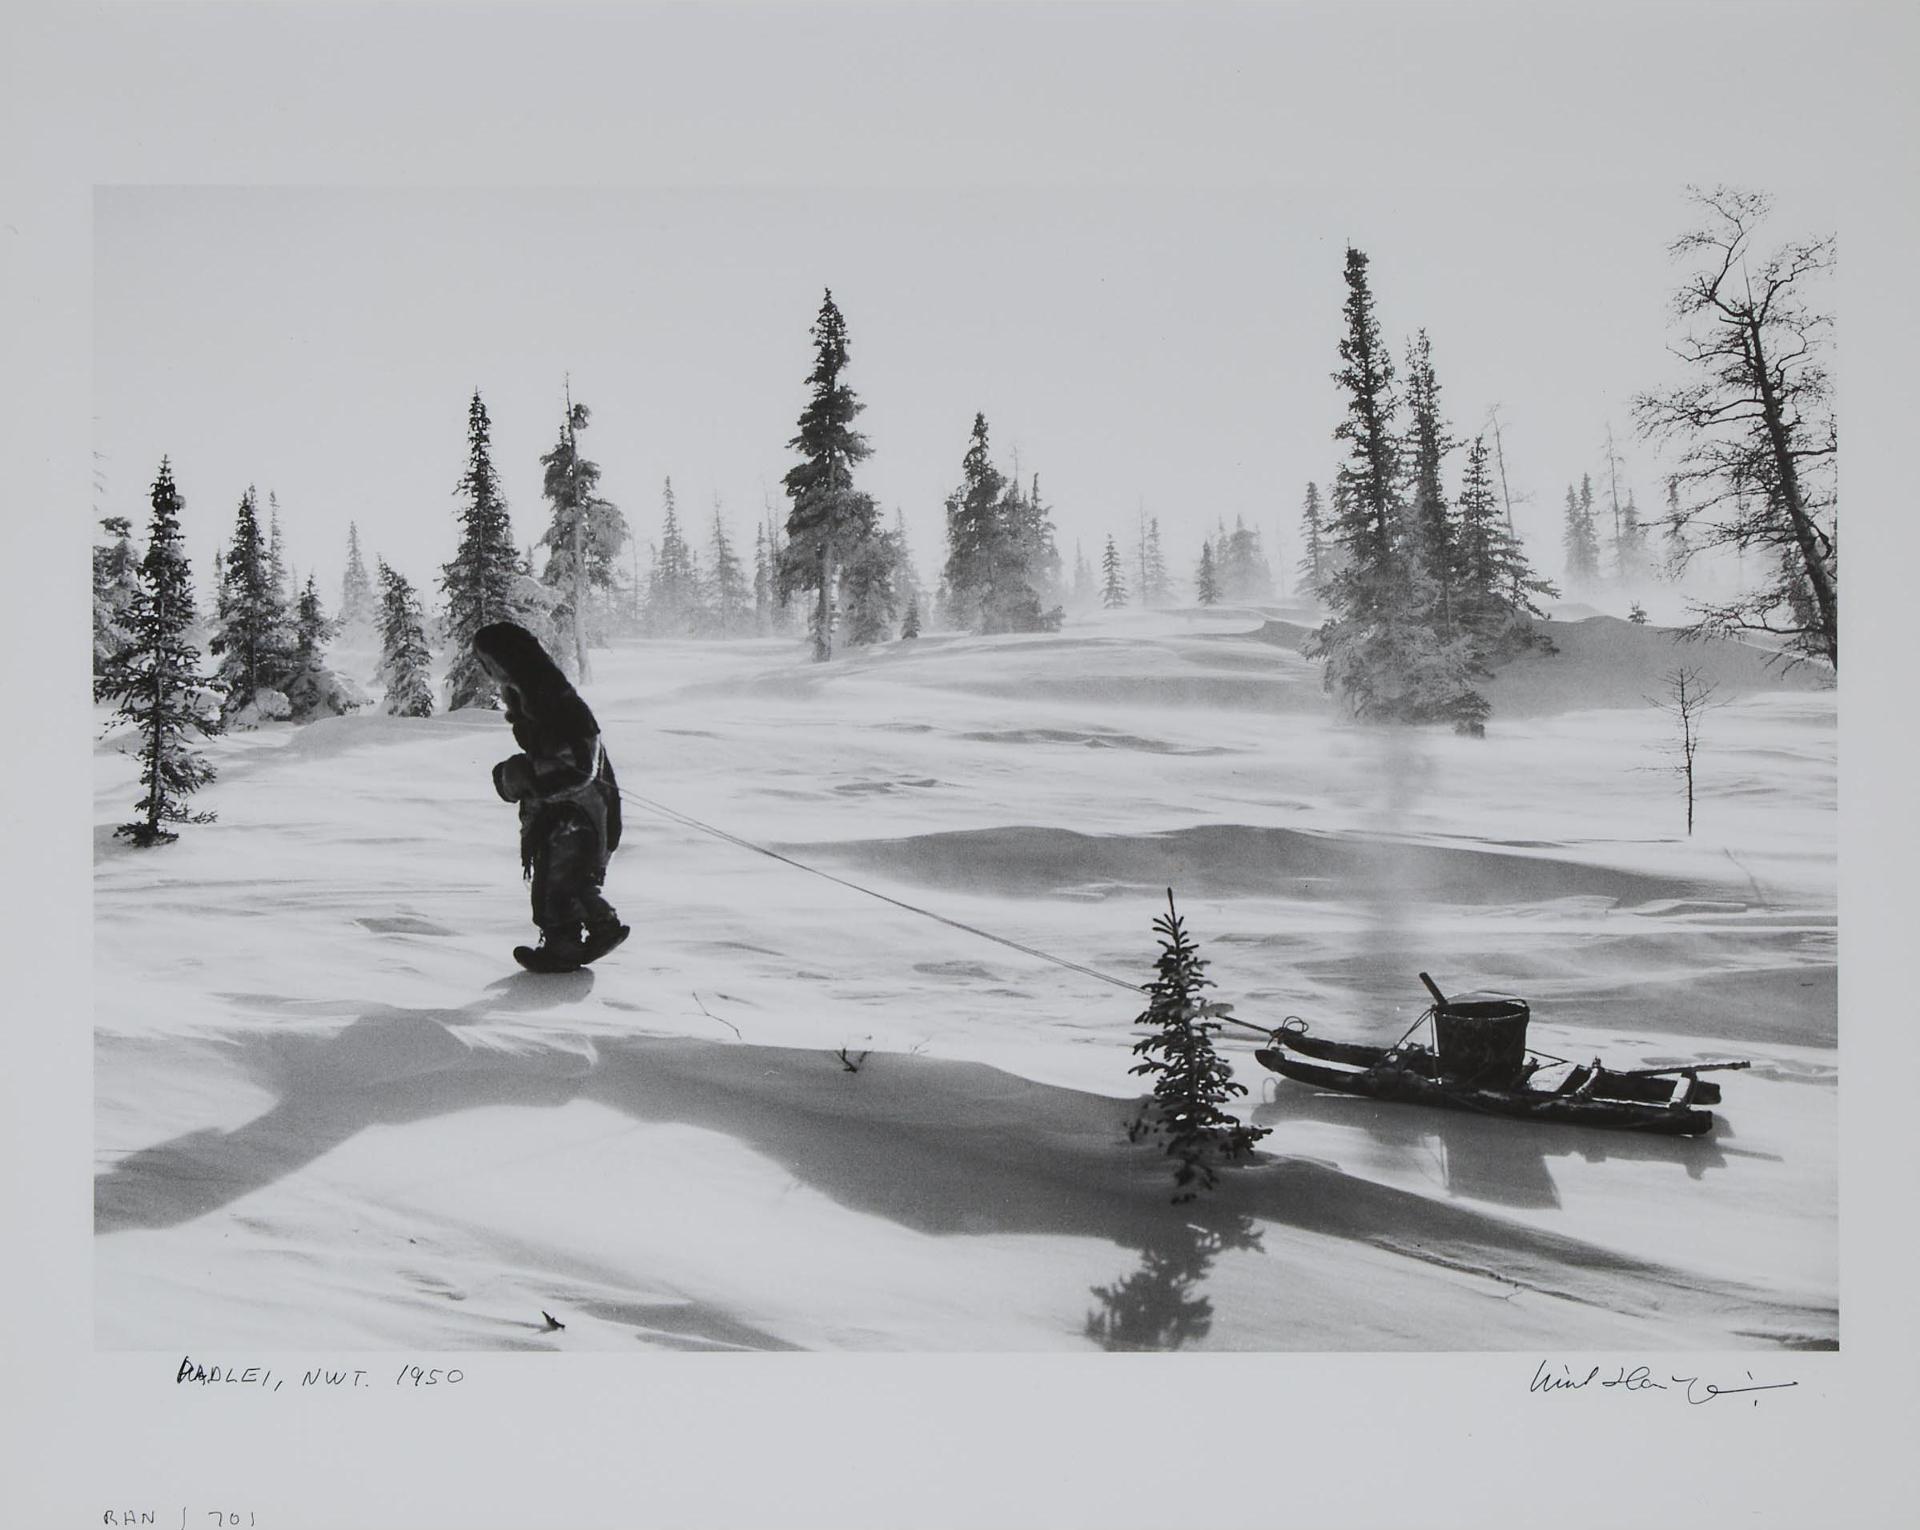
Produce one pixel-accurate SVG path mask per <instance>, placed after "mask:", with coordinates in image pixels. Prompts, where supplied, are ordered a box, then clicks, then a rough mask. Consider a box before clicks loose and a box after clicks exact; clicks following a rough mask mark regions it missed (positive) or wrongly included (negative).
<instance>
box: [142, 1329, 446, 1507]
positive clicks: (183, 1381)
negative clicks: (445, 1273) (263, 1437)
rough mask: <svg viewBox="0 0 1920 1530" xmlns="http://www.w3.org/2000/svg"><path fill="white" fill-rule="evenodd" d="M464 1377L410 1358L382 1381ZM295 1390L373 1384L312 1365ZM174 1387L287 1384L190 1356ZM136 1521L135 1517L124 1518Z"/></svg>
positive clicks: (418, 1385)
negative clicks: (397, 1370) (392, 1375)
mask: <svg viewBox="0 0 1920 1530" xmlns="http://www.w3.org/2000/svg"><path fill="white" fill-rule="evenodd" d="M466 1379H467V1373H466V1372H465V1371H463V1370H461V1369H460V1368H459V1367H457V1366H446V1367H442V1366H437V1365H436V1366H425V1365H415V1364H413V1363H412V1362H411V1361H410V1362H408V1363H407V1364H405V1365H403V1366H401V1367H400V1370H399V1372H398V1373H397V1374H396V1375H395V1376H394V1377H393V1378H392V1379H391V1380H390V1381H387V1382H385V1383H382V1384H381V1385H382V1387H383V1388H392V1387H398V1388H400V1389H401V1390H403V1391H409V1392H414V1391H419V1390H421V1389H422V1388H425V1387H450V1386H458V1385H460V1383H461V1382H463V1381H465V1380H466ZM297 1380H298V1387H297V1389H296V1390H305V1389H307V1388H310V1387H319V1388H322V1389H326V1388H340V1389H343V1390H346V1391H354V1390H362V1391H366V1390H372V1389H373V1388H374V1387H375V1385H376V1383H375V1380H374V1377H373V1373H372V1372H371V1371H367V1370H364V1369H352V1370H350V1369H347V1368H345V1367H342V1368H340V1369H338V1370H336V1369H334V1368H333V1367H331V1366H324V1365H321V1366H315V1367H313V1368H312V1369H311V1370H305V1371H302V1372H301V1373H300V1375H299V1377H298V1378H297ZM173 1382H174V1385H175V1386H183V1387H184V1386H198V1387H258V1388H260V1389H261V1390H263V1391H266V1392H278V1391H279V1390H280V1389H281V1388H282V1387H284V1386H285V1385H286V1384H287V1378H286V1377H285V1376H276V1375H275V1374H274V1373H273V1371H272V1369H271V1368H270V1367H267V1366H262V1365H247V1366H238V1365H208V1364H206V1363H204V1362H202V1361H199V1360H196V1359H194V1358H193V1356H192V1355H183V1356H181V1358H180V1365H179V1368H178V1369H177V1370H176V1371H175V1372H174V1373H173ZM126 1523H129V1524H138V1523H140V1521H138V1520H129V1521H126Z"/></svg>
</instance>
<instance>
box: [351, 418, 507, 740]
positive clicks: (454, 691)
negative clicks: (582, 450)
mask: <svg viewBox="0 0 1920 1530" xmlns="http://www.w3.org/2000/svg"><path fill="white" fill-rule="evenodd" d="M453 492H454V493H455V494H456V495H458V496H459V497H460V500H461V505H460V545H459V547H458V549H457V550H456V551H455V552H454V555H453V560H452V561H451V562H449V563H447V564H446V565H444V566H443V567H442V569H441V571H440V589H441V591H442V592H443V593H444V594H445V596H446V601H447V646H448V648H449V650H450V651H451V653H452V661H451V662H450V663H449V664H448V666H447V710H448V711H458V710H459V709H460V708H462V707H492V706H495V705H497V704H498V703H499V700H500V690H499V687H498V686H496V685H495V684H494V682H493V677H492V676H491V675H489V674H488V673H487V672H486V670H484V669H483V668H481V666H480V661H479V660H478V659H477V658H476V657H474V653H473V635H474V633H476V632H478V631H479V630H480V629H481V628H482V627H485V626H488V625H490V624H491V623H493V622H499V621H518V620H520V619H521V615H522V613H521V611H520V609H519V607H520V604H521V602H520V601H519V600H517V599H516V590H517V587H518V585H519V582H520V571H519V566H518V565H519V558H518V556H517V554H516V553H515V551H514V545H513V527H512V524H511V520H510V517H509V516H508V513H507V502H506V498H505V496H504V495H502V494H501V492H500V477H499V474H498V473H496V472H495V471H494V466H493V422H492V421H491V420H490V419H489V418H488V416H487V406H486V404H485V403H483V402H482V401H481V398H480V390H479V389H478V388H475V389H474V390H473V397H472V398H471V399H470V400H468V402H467V470H466V472H464V473H463V474H461V476H460V482H459V484H458V485H457V486H456V487H455V488H454V491H453ZM351 551H352V554H353V557H354V558H356V559H357V558H358V556H359V549H358V547H357V546H354V547H352V548H351ZM361 577H362V578H363V579H364V578H365V577H366V576H365V572H364V571H362V574H361ZM348 578H349V580H350V581H351V578H352V567H351V565H349V568H348ZM341 620H342V622H343V623H344V622H345V620H346V615H345V612H344V611H343V612H342V614H341ZM523 625H524V623H523Z"/></svg>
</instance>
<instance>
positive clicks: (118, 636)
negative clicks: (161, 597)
mask: <svg viewBox="0 0 1920 1530" xmlns="http://www.w3.org/2000/svg"><path fill="white" fill-rule="evenodd" d="M100 529H101V530H102V531H104V532H105V533H106V534H107V535H108V536H109V537H111V538H112V540H111V541H110V542H108V543H107V545H106V546H105V547H95V548H94V549H93V699H94V700H95V701H99V700H101V699H103V698H104V697H105V696H106V694H107V691H106V686H107V684H108V682H110V681H111V680H112V679H113V670H114V663H115V661H116V660H117V659H118V658H119V657H120V655H121V654H122V653H124V652H125V651H126V649H127V647H128V645H129V644H131V643H132V641H133V629H132V627H131V626H130V625H129V622H130V620H131V612H132V608H133V597H134V595H135V594H136V593H137V592H138V590H139V588H140V559H139V555H138V554H137V553H136V552H135V551H134V550H133V523H132V522H131V521H129V520H128V519H127V518H126V517H125V516H124V515H109V516H106V517H104V518H103V519H102V520H101V522H100Z"/></svg>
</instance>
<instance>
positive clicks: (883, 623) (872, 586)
mask: <svg viewBox="0 0 1920 1530" xmlns="http://www.w3.org/2000/svg"><path fill="white" fill-rule="evenodd" d="M855 497H856V498H858V499H866V498H867V496H866V495H864V494H862V495H857V496H855ZM873 514H874V517H875V520H876V522H877V521H878V518H879V512H878V510H875V511H874V512H873ZM899 565H900V554H899V549H898V547H897V546H896V544H895V542H894V540H893V533H892V532H890V531H875V532H874V533H873V535H872V536H870V537H867V538H865V539H864V540H862V541H860V542H857V543H855V544H854V546H853V549H852V551H851V552H850V553H849V554H848V557H847V561H846V563H845V565H844V566H843V567H842V568H841V571H840V590H841V594H842V596H843V598H844V599H845V602H846V608H847V641H848V642H849V643H851V644H853V645H854V646H855V647H861V646H864V645H866V644H869V643H884V642H886V641H887V640H888V639H889V638H890V637H892V636H893V623H894V617H895V615H896V614H897V613H898V611H899V596H898V592H897V591H896V589H895V575H896V571H897V570H898V568H899Z"/></svg>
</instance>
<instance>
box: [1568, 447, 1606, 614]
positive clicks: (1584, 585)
mask: <svg viewBox="0 0 1920 1530" xmlns="http://www.w3.org/2000/svg"><path fill="white" fill-rule="evenodd" d="M1560 545H1561V546H1562V548H1564V549H1565V552H1566V558H1567V585H1568V587H1569V588H1570V589H1573V590H1578V591H1581V592H1582V593H1585V592H1588V591H1591V590H1592V589H1593V587H1594V586H1595V585H1596V584H1597V583H1598V582H1599V579H1600V539H1599V537H1598V536H1597V535H1596V534H1595V532H1594V525H1593V483H1592V480H1591V479H1589V478H1588V477H1586V476H1585V475H1584V474H1583V475H1582V476H1581V479H1580V489H1579V492H1578V493H1576V492H1575V491H1574V489H1573V486H1572V485H1571V484H1569V485H1568V486H1567V510H1566V518H1565V521H1564V523H1563V525H1562V529H1561V534H1560Z"/></svg>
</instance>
